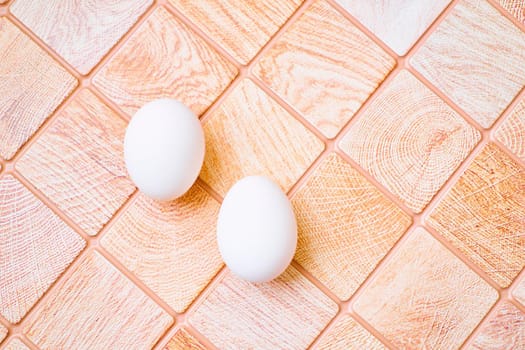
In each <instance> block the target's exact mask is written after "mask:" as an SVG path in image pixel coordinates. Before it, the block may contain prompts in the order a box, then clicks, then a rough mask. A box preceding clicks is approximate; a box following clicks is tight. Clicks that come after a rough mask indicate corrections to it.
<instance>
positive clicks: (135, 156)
mask: <svg viewBox="0 0 525 350" xmlns="http://www.w3.org/2000/svg"><path fill="white" fill-rule="evenodd" d="M124 160H125V163H126V167H127V170H128V173H129V176H130V177H131V179H132V180H133V182H134V183H135V185H136V186H137V187H138V188H139V189H140V190H141V191H142V192H143V193H144V194H146V195H147V196H149V197H151V198H153V199H158V200H171V199H175V198H177V197H180V196H182V195H183V194H184V193H185V192H186V191H188V189H189V188H190V187H191V186H192V185H193V183H194V182H195V180H196V179H197V176H198V175H199V172H200V170H201V167H202V162H203V161H204V133H203V131H202V127H201V124H200V122H199V119H198V118H197V117H196V116H195V114H193V112H192V111H191V110H190V109H189V108H188V107H186V106H185V105H184V104H182V103H181V102H179V101H177V100H172V99H159V100H155V101H152V102H150V103H148V104H146V105H144V106H143V107H142V108H140V109H139V110H138V111H137V112H136V113H135V115H134V116H133V118H132V119H131V122H130V123H129V125H128V128H127V130H126V136H125V138H124Z"/></svg>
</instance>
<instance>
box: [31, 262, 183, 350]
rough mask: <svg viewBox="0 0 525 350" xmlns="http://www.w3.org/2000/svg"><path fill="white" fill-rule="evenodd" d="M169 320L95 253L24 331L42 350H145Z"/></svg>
mask: <svg viewBox="0 0 525 350" xmlns="http://www.w3.org/2000/svg"><path fill="white" fill-rule="evenodd" d="M172 321H173V320H172V318H171V317H170V316H169V315H168V314H167V313H166V312H165V311H163V310H162V309H161V308H160V307H159V306H158V305H157V304H155V303H154V302H153V301H152V300H151V299H149V297H147V296H146V295H145V294H144V293H143V292H142V291H141V290H140V289H139V288H138V287H137V286H135V285H134V284H133V283H132V282H131V281H129V280H128V279H127V278H126V277H125V276H124V275H122V274H121V273H120V272H119V271H118V270H117V269H116V268H115V267H114V266H113V265H111V264H110V263H109V261H107V260H106V259H105V258H103V257H102V256H101V255H99V254H98V253H96V252H95V253H89V255H88V256H87V257H86V258H85V259H84V260H83V261H82V263H81V264H80V265H79V266H77V267H76V269H75V271H74V273H73V275H72V276H71V277H69V279H68V280H67V281H66V282H65V283H64V284H63V285H62V286H61V288H60V290H58V291H57V292H56V293H55V294H54V295H52V296H51V297H50V298H49V299H47V300H46V302H45V303H44V304H43V305H42V308H41V309H39V310H38V312H37V313H36V314H35V315H34V318H33V319H32V320H31V322H29V323H28V324H27V325H26V327H25V329H24V332H25V333H26V334H27V336H28V337H29V338H30V339H31V340H32V341H33V342H34V343H35V344H37V345H38V346H39V347H40V348H42V349H95V348H96V349H146V348H148V349H149V348H151V347H152V346H153V345H154V344H155V343H156V342H157V340H158V339H159V338H160V336H161V335H162V334H163V333H164V331H165V330H166V329H167V328H168V326H169V325H170V324H171V323H172Z"/></svg>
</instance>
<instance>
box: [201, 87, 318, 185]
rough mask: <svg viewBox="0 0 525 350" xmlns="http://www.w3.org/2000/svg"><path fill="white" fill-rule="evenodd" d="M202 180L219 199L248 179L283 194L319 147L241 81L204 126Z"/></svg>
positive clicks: (261, 94) (275, 106) (259, 92)
mask: <svg viewBox="0 0 525 350" xmlns="http://www.w3.org/2000/svg"><path fill="white" fill-rule="evenodd" d="M204 132H205V137H206V156H205V159H204V165H203V168H202V172H201V177H202V179H203V180H204V181H206V182H207V183H208V184H209V185H210V186H211V187H213V188H214V189H215V190H216V191H218V192H219V193H220V194H221V195H224V194H226V192H227V191H228V190H229V189H230V187H231V186H232V185H233V184H234V183H235V182H236V181H237V180H240V179H241V178H243V177H244V176H248V175H266V176H268V177H270V178H271V179H272V180H274V181H275V182H277V183H278V184H279V185H280V186H281V188H282V189H283V190H285V191H287V190H288V189H290V187H291V186H292V185H293V184H294V183H295V182H296V181H297V180H298V179H299V177H300V176H301V175H302V174H303V173H304V171H305V170H306V169H307V168H308V167H309V166H310V164H311V163H312V162H313V161H314V160H315V158H317V156H318V155H319V154H320V153H321V151H322V150H323V147H324V146H323V143H322V142H321V141H320V140H319V139H317V138H316V137H315V136H314V135H313V134H312V133H310V132H309V131H308V130H307V129H306V128H305V127H304V126H303V125H302V124H301V123H299V122H298V121H297V120H295V119H294V118H293V117H292V116H291V115H289V114H288V113H287V112H286V111H285V110H284V109H283V108H282V107H281V106H280V105H278V104H277V103H276V102H275V101H274V100H272V99H271V98H270V96H268V95H267V94H266V93H264V92H263V91H262V90H261V89H260V88H258V87H257V86H256V85H255V84H254V83H253V82H252V81H251V80H247V79H245V80H243V81H242V82H240V84H239V85H238V86H237V87H236V88H235V90H234V91H233V92H232V93H231V94H230V95H228V97H227V98H226V99H225V100H224V101H223V103H222V104H221V105H220V107H219V108H218V109H217V110H216V111H214V113H213V114H212V115H211V116H210V119H208V120H207V121H206V122H205V124H204Z"/></svg>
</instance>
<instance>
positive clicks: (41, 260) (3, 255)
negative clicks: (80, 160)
mask: <svg viewBox="0 0 525 350" xmlns="http://www.w3.org/2000/svg"><path fill="white" fill-rule="evenodd" d="M84 245H85V242H84V240H83V239H82V238H81V237H80V236H79V235H77V234H76V233H75V232H74V231H73V230H72V229H71V228H70V227H69V226H67V225H66V224H65V223H64V222H63V221H62V220H60V218H58V216H56V215H55V214H54V213H53V212H52V211H51V210H50V209H49V208H48V207H46V206H45V205H44V204H43V203H42V202H40V201H39V200H38V199H37V198H36V197H35V196H33V194H32V193H31V192H29V190H28V189H27V188H25V187H24V186H23V185H22V184H21V183H20V182H18V181H17V180H16V179H15V178H13V177H12V176H11V175H5V176H4V177H2V178H1V179H0V301H1V302H0V313H1V314H2V316H4V317H5V318H6V319H7V320H8V321H9V322H11V323H18V322H19V321H20V320H21V319H22V317H24V316H25V314H26V313H27V311H29V309H30V308H31V307H32V306H33V305H34V304H35V302H36V301H37V300H38V299H39V298H40V297H41V296H42V294H44V292H45V291H46V290H47V289H48V288H49V286H50V285H51V284H52V283H53V282H54V281H55V280H56V279H57V278H58V276H60V275H61V274H62V272H64V270H65V269H66V268H67V267H68V266H69V264H70V263H71V261H72V260H73V259H74V258H75V257H76V256H77V255H78V253H79V252H80V251H81V250H82V248H83V247H84Z"/></svg>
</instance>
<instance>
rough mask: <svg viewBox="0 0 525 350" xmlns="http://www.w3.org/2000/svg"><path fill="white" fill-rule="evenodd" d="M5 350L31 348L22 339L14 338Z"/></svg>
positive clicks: (25, 349) (27, 349)
mask: <svg viewBox="0 0 525 350" xmlns="http://www.w3.org/2000/svg"><path fill="white" fill-rule="evenodd" d="M4 350H29V348H28V347H27V346H26V345H25V344H24V343H22V341H21V340H20V339H18V338H13V339H11V340H10V341H9V343H7V345H6V347H5V348H4Z"/></svg>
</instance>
